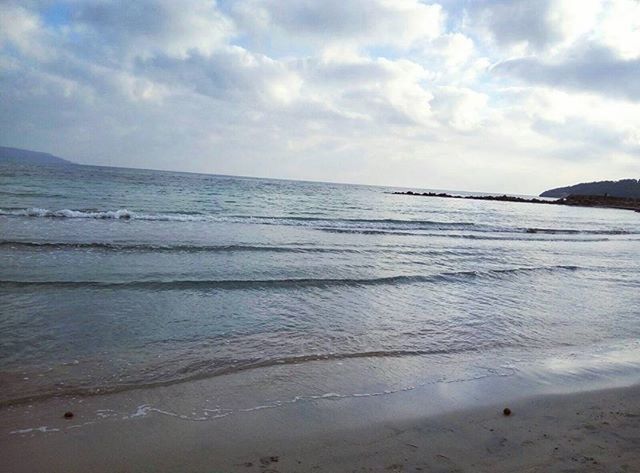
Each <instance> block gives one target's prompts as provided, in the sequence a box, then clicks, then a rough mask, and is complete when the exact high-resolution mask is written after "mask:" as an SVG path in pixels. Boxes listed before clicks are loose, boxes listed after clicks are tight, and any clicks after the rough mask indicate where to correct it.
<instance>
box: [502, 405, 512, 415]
mask: <svg viewBox="0 0 640 473" xmlns="http://www.w3.org/2000/svg"><path fill="white" fill-rule="evenodd" d="M502 413H503V414H504V415H506V416H510V415H511V409H509V408H508V407H505V408H504V410H503V411H502Z"/></svg>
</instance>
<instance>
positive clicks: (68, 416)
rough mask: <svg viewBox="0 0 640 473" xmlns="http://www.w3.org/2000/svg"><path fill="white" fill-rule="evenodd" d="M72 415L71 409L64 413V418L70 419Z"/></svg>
mask: <svg viewBox="0 0 640 473" xmlns="http://www.w3.org/2000/svg"><path fill="white" fill-rule="evenodd" d="M72 417H73V412H71V411H67V412H65V413H64V418H65V419H71V418H72Z"/></svg>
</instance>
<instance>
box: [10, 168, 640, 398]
mask: <svg viewBox="0 0 640 473" xmlns="http://www.w3.org/2000/svg"><path fill="white" fill-rule="evenodd" d="M393 190H396V189H391V188H380V187H369V186H348V185H338V184H325V183H310V182H292V181H278V180H263V179H249V178H236V177H228V176H212V175H197V174H184V173H171V172H158V171H144V170H128V169H115V168H100V167H89V166H61V167H55V166H52V167H39V168H35V167H16V166H14V167H6V166H5V167H0V209H1V210H0V381H1V382H2V385H3V389H2V391H1V392H0V402H2V403H5V404H6V403H9V402H16V401H19V400H26V399H28V398H34V397H42V398H46V397H49V396H52V395H57V394H71V393H74V394H77V393H95V392H105V391H118V390H126V389H131V388H135V387H140V386H149V385H156V384H168V383H176V382H180V381H183V380H187V379H194V378H207V377H212V376H217V375H221V374H225V373H233V372H237V371H240V370H247V369H251V368H258V367H266V366H273V365H276V366H277V365H288V364H291V365H296V366H298V368H297V369H296V372H298V373H299V372H301V371H300V369H301V367H302V368H304V366H305V364H308V365H309V368H310V369H309V370H307V371H306V372H307V373H308V377H312V378H313V376H314V372H316V371H314V370H313V369H311V366H312V364H313V363H314V362H315V361H314V360H334V361H335V362H336V363H339V362H341V361H340V360H351V359H357V360H360V361H358V363H357V365H356V366H358V367H359V368H358V372H361V373H364V374H363V376H366V372H367V370H366V367H367V366H369V367H371V369H372V371H376V370H380V369H381V368H380V367H384V366H386V365H387V364H388V365H389V366H394V368H393V369H392V370H389V372H388V373H386V374H385V375H384V376H382V375H376V376H377V377H376V380H380V379H382V378H384V380H385V381H384V382H389V383H392V384H393V383H396V384H397V380H395V376H400V375H401V378H402V383H400V385H401V387H400V388H398V389H402V386H413V385H420V384H423V383H429V382H432V381H434V382H438V380H440V381H442V382H445V381H447V380H449V381H450V380H456V379H457V378H456V375H455V373H453V372H452V371H451V369H450V367H452V366H456V362H457V361H459V362H460V363H463V364H464V366H465V376H472V377H473V376H474V373H475V374H477V375H478V376H502V375H504V372H503V371H504V369H502V368H501V369H494V368H487V366H486V360H488V359H491V360H492V366H498V367H504V366H506V367H508V370H507V373H512V372H514V371H516V372H517V371H518V370H525V369H529V370H530V367H531V366H535V365H536V363H535V360H547V359H549V357H550V356H551V354H553V356H554V357H556V358H557V356H560V357H561V358H562V356H564V355H562V354H563V353H568V354H571V353H574V354H575V353H582V354H584V353H587V352H590V351H593V350H594V347H596V346H597V347H600V348H598V350H600V349H601V347H602V346H608V345H611V346H631V347H634V346H635V345H634V343H635V341H636V340H637V339H638V337H639V335H640V310H639V309H638V307H640V290H639V289H640V277H639V276H640V258H638V254H639V253H640V214H637V213H634V212H629V211H622V210H610V209H592V208H572V207H562V206H546V205H533V204H518V203H508V202H487V201H469V200H459V199H442V198H427V197H412V196H402V195H392V194H390V192H391V191H393ZM634 350H635V349H634ZM632 351H633V350H632ZM558 353H560V354H561V355H557V354H558ZM556 358H553V359H556ZM565 358H566V359H567V360H569V361H570V355H566V357H565ZM389 360H395V361H392V362H389ZM403 360H404V361H406V363H400V364H399V363H398V362H399V361H403ZM569 361H567V362H569ZM400 365H402V366H406V367H407V368H406V370H404V371H403V370H402V369H399V368H398V366H400ZM417 365H419V366H421V368H420V369H418V368H416V366H417ZM425 366H427V367H428V368H429V369H424V367H425ZM409 367H410V368H409ZM438 367H440V368H438ZM302 371H303V372H304V369H303V370H302ZM330 372H331V371H330V370H329V373H330ZM434 373H437V375H436V374H434ZM470 373H471V374H470ZM316 376H317V379H306V381H305V382H306V383H307V385H311V386H317V387H318V390H317V392H319V393H326V392H328V391H326V390H323V389H322V386H323V385H330V384H331V382H330V381H329V380H328V379H327V376H328V374H327V371H326V370H322V371H321V372H318V373H317V375H316ZM329 376H330V375H329ZM447 376H449V377H450V378H451V379H449V378H447ZM538 376H539V377H540V379H544V376H545V375H543V374H538ZM411 378H415V379H411ZM390 380H391V381H390ZM376 382H378V381H376ZM374 384H375V383H374ZM371 389H372V392H375V390H376V389H377V390H382V391H381V392H384V390H385V389H387V388H385V386H382V385H379V384H376V385H375V386H374V385H372V386H371ZM314 392H315V391H314Z"/></svg>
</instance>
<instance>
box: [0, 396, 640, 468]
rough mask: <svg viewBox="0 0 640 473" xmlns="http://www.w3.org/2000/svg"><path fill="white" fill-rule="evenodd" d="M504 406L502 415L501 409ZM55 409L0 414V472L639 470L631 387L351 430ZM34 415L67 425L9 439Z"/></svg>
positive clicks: (317, 423) (330, 411)
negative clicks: (93, 418) (66, 413)
mask: <svg viewBox="0 0 640 473" xmlns="http://www.w3.org/2000/svg"><path fill="white" fill-rule="evenodd" d="M507 404H508V407H509V408H510V409H511V410H512V414H511V415H510V416H505V415H503V412H502V411H503V408H504V407H506V405H507ZM339 406H341V407H339ZM372 406H373V405H372ZM381 406H384V402H382V404H379V405H376V410H377V411H378V412H379V409H380V407H381ZM64 407H65V403H64V401H62V400H52V401H49V402H48V403H45V405H41V406H32V408H30V411H29V413H28V414H27V413H25V412H24V411H23V410H21V409H9V410H7V409H3V410H2V411H0V419H1V420H2V426H3V428H2V430H3V432H2V441H1V442H0V457H1V458H2V465H3V466H2V468H1V469H2V471H11V472H35V471H47V472H85V471H92V472H143V471H144V472H146V471H148V472H202V473H204V472H208V473H214V472H236V471H237V472H315V471H318V472H351V471H380V472H388V471H428V472H572V471H575V472H635V471H640V386H639V385H635V386H632V387H626V388H616V389H608V390H599V391H591V392H582V393H577V394H563V395H543V396H536V397H531V398H528V399H522V400H519V401H517V402H508V403H507V402H504V403H500V404H495V405H493V406H482V407H475V408H472V409H463V410H455V411H453V412H449V413H447V414H444V415H435V416H426V417H424V416H418V417H416V418H404V419H398V420H388V419H386V420H383V421H382V420H380V419H381V418H382V417H380V416H377V415H376V414H375V413H373V414H372V415H371V416H370V417H369V418H362V417H359V419H360V420H359V421H358V422H354V423H352V424H353V425H352V426H351V427H349V422H346V423H345V422H344V417H345V416H344V414H345V413H346V412H347V411H348V410H350V406H349V405H348V404H341V403H333V404H331V405H330V406H329V407H325V408H323V409H322V412H320V413H315V414H313V413H310V411H309V408H308V407H304V406H299V405H292V406H290V407H287V408H286V409H264V410H260V411H256V412H252V413H250V414H251V415H249V414H247V415H245V416H236V417H232V418H221V419H216V420H215V421H206V422H193V421H184V420H182V419H180V418H176V417H170V416H165V415H148V416H135V415H134V416H130V417H129V418H127V419H121V418H117V419H112V420H111V421H105V422H95V423H92V422H84V419H83V412H82V409H83V408H81V407H78V409H79V410H78V411H77V413H76V415H75V416H74V419H71V420H69V421H62V420H60V419H59V415H58V414H59V413H60V412H61V411H62V410H63V409H64ZM90 409H91V407H90V406H87V407H86V410H90ZM341 409H343V410H341ZM419 410H420V409H417V411H419ZM39 412H40V413H41V415H42V419H41V424H42V425H43V426H44V425H49V426H52V425H54V424H53V423H52V420H51V418H47V417H51V416H54V417H55V418H56V419H58V420H57V422H58V423H57V426H54V427H48V428H49V429H55V428H59V427H61V426H64V425H72V424H73V425H78V428H68V427H65V428H60V430H59V431H53V432H40V431H38V430H32V431H28V432H15V431H13V432H14V433H12V434H9V432H10V431H12V429H14V428H16V426H19V425H23V424H24V422H25V416H28V417H29V420H30V421H31V422H32V423H33V419H34V418H37V416H38V415H39V414H38V413H39ZM64 422H69V423H70V424H64Z"/></svg>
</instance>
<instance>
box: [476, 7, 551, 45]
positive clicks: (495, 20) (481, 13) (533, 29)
mask: <svg viewBox="0 0 640 473" xmlns="http://www.w3.org/2000/svg"><path fill="white" fill-rule="evenodd" d="M553 3H554V2H553V1H552V0H536V1H531V0H491V1H490V0H480V1H474V2H470V3H469V4H468V5H467V7H466V8H467V14H468V19H469V21H470V22H471V26H472V27H475V28H479V29H482V30H483V31H484V32H485V33H486V34H488V35H489V36H490V37H491V38H492V39H493V40H494V41H495V42H496V43H497V45H498V46H512V45H515V44H518V43H522V42H526V43H528V44H529V45H530V46H532V47H533V48H534V49H543V48H545V47H547V46H548V45H550V44H552V43H554V42H556V41H558V40H560V39H561V38H562V32H561V30H560V29H559V25H558V24H557V23H556V22H555V21H554V19H553V17H552V16H551V14H550V13H551V10H552V7H553Z"/></svg>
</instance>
